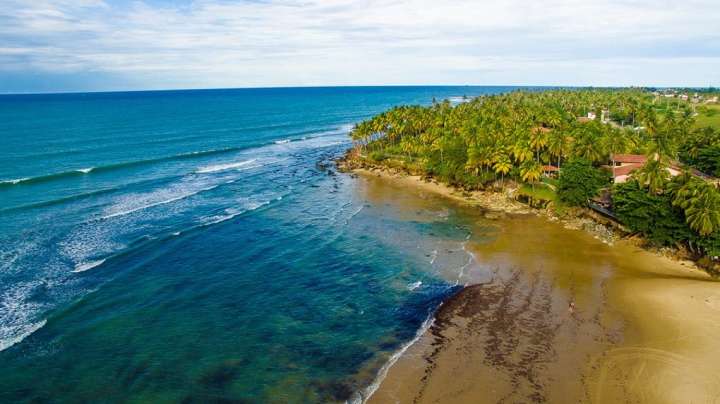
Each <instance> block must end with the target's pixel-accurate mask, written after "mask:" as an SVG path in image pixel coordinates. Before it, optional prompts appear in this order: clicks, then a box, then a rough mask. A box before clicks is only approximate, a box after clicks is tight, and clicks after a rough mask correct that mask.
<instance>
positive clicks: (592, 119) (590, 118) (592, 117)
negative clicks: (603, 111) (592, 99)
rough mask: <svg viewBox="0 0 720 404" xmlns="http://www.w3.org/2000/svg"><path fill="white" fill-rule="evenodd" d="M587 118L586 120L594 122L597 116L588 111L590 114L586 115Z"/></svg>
mask: <svg viewBox="0 0 720 404" xmlns="http://www.w3.org/2000/svg"><path fill="white" fill-rule="evenodd" d="M587 118H588V119H589V120H591V121H594V120H595V118H597V115H596V114H595V112H593V111H590V112H588V113H587Z"/></svg>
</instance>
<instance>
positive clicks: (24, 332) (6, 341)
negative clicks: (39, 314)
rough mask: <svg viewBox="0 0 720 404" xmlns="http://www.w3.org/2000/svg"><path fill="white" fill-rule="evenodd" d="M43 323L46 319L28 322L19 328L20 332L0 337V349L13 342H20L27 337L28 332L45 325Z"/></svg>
mask: <svg viewBox="0 0 720 404" xmlns="http://www.w3.org/2000/svg"><path fill="white" fill-rule="evenodd" d="M45 323H47V320H42V321H39V322H37V323H34V324H28V325H27V326H25V327H23V328H22V329H21V332H20V333H19V334H17V335H15V336H12V337H9V338H5V339H0V351H4V350H6V349H8V348H10V347H11V346H13V345H15V344H18V343H20V342H22V340H24V339H25V338H27V337H29V336H30V334H32V333H34V332H35V331H37V330H39V329H41V328H42V327H43V326H44V325H45Z"/></svg>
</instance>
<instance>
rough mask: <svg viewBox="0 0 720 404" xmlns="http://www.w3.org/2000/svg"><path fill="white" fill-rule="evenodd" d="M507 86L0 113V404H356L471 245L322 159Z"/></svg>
mask: <svg viewBox="0 0 720 404" xmlns="http://www.w3.org/2000/svg"><path fill="white" fill-rule="evenodd" d="M512 89H513V88H511V87H344V88H340V87H338V88H277V89H238V90H196V91H157V92H126V93H87V94H52V95H5V96H0V138H1V139H2V142H1V144H2V147H0V402H29V401H34V402H153V403H162V402H221V401H222V402H225V401H232V402H251V403H255V402H283V403H288V402H291V403H295V402H298V403H300V402H343V401H362V399H363V397H364V396H366V395H367V394H368V393H369V392H370V391H371V390H372V388H373V385H374V383H377V380H378V375H381V374H382V373H383V370H384V368H386V367H387V364H388V363H389V362H388V361H391V360H392V358H393V357H394V356H395V355H396V354H397V353H398V352H399V351H401V350H402V349H403V347H405V346H406V345H407V344H408V343H409V342H410V341H412V340H413V338H414V337H415V336H416V335H417V334H418V332H419V331H421V330H422V329H423V327H424V326H427V324H428V320H429V318H430V316H431V314H432V312H433V311H434V310H435V309H436V308H437V307H438V305H440V304H441V302H442V300H443V299H445V298H446V297H448V296H449V295H451V294H453V293H454V292H455V291H456V290H457V289H458V288H459V287H460V285H461V284H462V279H461V277H462V271H463V268H465V267H467V265H469V263H470V260H471V259H472V257H471V256H469V255H468V254H465V253H463V251H464V250H463V246H464V243H465V242H467V240H469V239H470V238H472V237H481V236H482V235H478V234H473V232H471V231H470V230H469V228H470V227H469V225H468V218H467V216H466V215H463V214H462V212H457V211H456V210H453V208H448V207H443V206H442V205H441V204H435V205H433V204H430V205H423V206H419V207H417V208H416V209H408V208H407V206H408V204H404V205H403V206H402V207H401V206H399V205H398V204H397V202H396V201H397V199H402V198H403V196H402V195H400V194H399V193H398V194H397V195H395V193H396V191H393V190H387V191H383V192H384V194H383V192H381V194H383V195H377V192H374V191H373V189H371V188H368V185H367V184H366V183H365V182H364V180H363V179H362V178H358V177H356V176H354V175H350V174H344V173H339V172H337V170H336V169H335V168H334V165H333V163H332V161H333V159H335V158H337V157H339V156H341V155H342V154H343V152H344V151H345V150H346V149H347V148H348V147H349V146H350V141H349V138H348V133H349V131H350V130H351V128H352V125H353V124H354V123H356V122H359V121H361V120H363V119H365V118H368V117H370V116H372V115H373V114H376V113H379V112H381V111H383V110H385V109H388V108H390V107H392V106H394V105H399V104H422V105H428V104H430V103H431V102H432V101H433V99H436V100H442V99H451V100H453V101H454V102H459V101H460V100H461V98H462V97H463V96H469V97H470V96H477V95H481V94H494V93H500V92H506V91H510V90H512Z"/></svg>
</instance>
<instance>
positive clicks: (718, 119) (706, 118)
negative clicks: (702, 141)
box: [695, 105, 720, 129]
mask: <svg viewBox="0 0 720 404" xmlns="http://www.w3.org/2000/svg"><path fill="white" fill-rule="evenodd" d="M706 126H711V127H713V128H715V129H720V105H704V106H703V107H702V108H698V116H696V117H695V127H696V128H704V127H706Z"/></svg>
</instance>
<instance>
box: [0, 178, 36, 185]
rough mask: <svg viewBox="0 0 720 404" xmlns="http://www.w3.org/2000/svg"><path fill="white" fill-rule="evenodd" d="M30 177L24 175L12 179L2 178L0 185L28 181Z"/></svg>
mask: <svg viewBox="0 0 720 404" xmlns="http://www.w3.org/2000/svg"><path fill="white" fill-rule="evenodd" d="M29 180H30V177H24V178H15V179H14V180H3V181H0V185H15V184H19V183H21V182H25V181H29Z"/></svg>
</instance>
